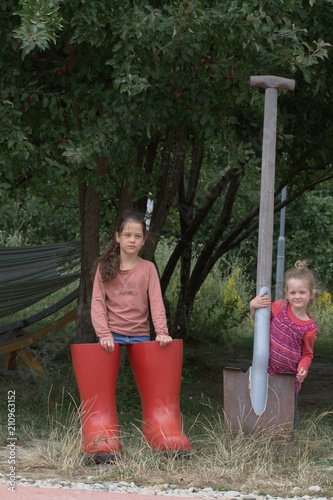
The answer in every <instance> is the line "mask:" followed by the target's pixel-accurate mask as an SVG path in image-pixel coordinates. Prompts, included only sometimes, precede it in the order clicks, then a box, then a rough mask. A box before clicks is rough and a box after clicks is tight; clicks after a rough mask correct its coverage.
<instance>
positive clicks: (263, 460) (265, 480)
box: [17, 403, 333, 497]
mask: <svg viewBox="0 0 333 500" xmlns="http://www.w3.org/2000/svg"><path fill="white" fill-rule="evenodd" d="M62 412H63V410H62V408H61V405H60V406H58V408H56V409H54V408H53V411H52V414H50V416H49V432H48V436H46V439H43V440H41V439H36V436H34V434H33V432H32V431H31V427H30V428H29V429H27V432H26V439H25V441H24V443H23V444H22V443H20V448H19V449H18V461H19V464H18V467H17V468H18V470H19V474H20V475H21V476H24V477H26V478H33V479H44V478H45V479H46V478H51V477H55V476H56V477H58V478H61V479H63V480H65V479H71V480H81V481H82V480H84V479H85V478H86V477H87V476H89V477H90V482H91V481H92V479H91V477H93V478H94V479H93V481H96V482H100V481H119V480H124V481H130V482H131V481H133V482H134V483H136V484H141V485H152V484H164V483H169V484H174V485H177V486H178V487H184V488H187V487H190V486H196V487H208V486H209V487H213V488H215V489H219V490H238V491H243V492H247V493H256V494H270V495H274V496H292V494H291V490H292V488H295V487H298V488H300V489H299V491H298V492H297V495H298V496H301V495H304V494H309V491H308V488H309V486H313V485H319V486H320V487H321V488H322V490H321V492H320V496H326V497H330V496H333V483H332V465H333V445H332V443H333V439H332V438H333V430H332V417H333V412H324V413H321V414H318V415H315V416H314V417H313V416H312V418H306V419H305V420H304V422H301V425H302V429H301V430H299V431H298V432H297V435H296V438H295V439H294V441H292V442H290V440H289V441H287V440H286V441H285V444H284V446H280V445H278V444H277V441H276V439H272V436H271V435H263V434H262V435H256V436H254V435H253V436H248V437H244V436H242V435H238V436H237V437H236V438H233V439H230V438H229V437H228V436H227V435H226V434H225V430H224V425H223V415H222V414H220V413H218V412H215V413H214V410H213V409H212V411H211V415H210V417H209V418H208V417H207V416H205V417H203V416H201V415H198V416H197V418H196V419H195V420H194V423H193V424H192V426H191V428H190V429H188V432H187V434H188V435H189V436H190V438H191V442H192V447H193V452H192V454H191V456H190V458H188V459H185V458H183V459H176V458H174V457H173V458H165V457H164V456H162V455H161V454H159V453H156V452H153V451H152V450H150V449H149V448H148V447H147V446H146V444H145V442H144V439H143V437H142V435H141V431H140V422H137V425H136V424H132V425H131V426H130V427H129V428H128V429H127V432H126V433H124V434H123V435H122V442H123V446H124V451H123V453H122V455H121V456H120V457H119V459H118V460H117V462H116V463H115V464H114V465H95V464H94V463H93V461H92V459H91V458H89V457H86V456H84V455H83V454H82V453H81V451H80V441H81V433H80V412H79V409H78V408H77V407H76V406H75V404H74V403H73V406H72V407H71V409H70V410H69V411H68V413H67V415H66V418H65V419H64V415H63V414H62ZM185 425H186V422H185ZM281 438H284V436H281Z"/></svg>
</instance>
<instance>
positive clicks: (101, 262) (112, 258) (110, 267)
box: [93, 210, 147, 281]
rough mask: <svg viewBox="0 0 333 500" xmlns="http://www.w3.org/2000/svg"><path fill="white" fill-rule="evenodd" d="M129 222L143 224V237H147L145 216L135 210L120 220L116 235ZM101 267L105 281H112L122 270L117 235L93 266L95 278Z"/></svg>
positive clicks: (128, 211)
mask: <svg viewBox="0 0 333 500" xmlns="http://www.w3.org/2000/svg"><path fill="white" fill-rule="evenodd" d="M128 222H136V223H138V224H141V227H142V232H143V237H144V238H145V237H146V233H147V229H146V222H145V216H144V214H142V213H141V212H137V211H135V210H126V211H125V212H124V213H123V214H122V215H121V216H120V217H119V219H118V221H117V226H116V231H115V233H118V234H121V233H122V232H123V230H124V227H125V225H126V224H127V223H128ZM98 267H99V270H100V273H101V277H102V280H103V281H109V280H112V279H113V278H114V277H115V276H116V274H117V273H118V271H119V268H120V246H119V243H117V241H116V238H115V234H114V236H113V240H112V243H111V244H110V245H109V246H108V247H107V248H106V249H105V250H104V252H103V254H102V255H101V256H100V257H98V258H97V259H96V261H95V262H94V266H93V276H94V275H95V273H96V270H97V268H98Z"/></svg>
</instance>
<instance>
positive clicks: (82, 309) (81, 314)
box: [76, 178, 100, 344]
mask: <svg viewBox="0 0 333 500" xmlns="http://www.w3.org/2000/svg"><path fill="white" fill-rule="evenodd" d="M78 186H79V202H80V219H81V276H80V287H79V298H78V310H77V323H76V335H77V341H78V343H81V344H83V343H92V342H96V340H97V339H96V334H95V331H94V329H93V326H92V323H91V317H90V305H91V294H92V283H93V280H92V274H91V270H92V266H93V263H94V261H95V259H96V258H97V257H98V255H99V209H100V195H99V193H97V192H96V191H95V188H94V187H93V185H92V184H88V183H86V182H84V181H82V180H81V179H80V178H79V182H78Z"/></svg>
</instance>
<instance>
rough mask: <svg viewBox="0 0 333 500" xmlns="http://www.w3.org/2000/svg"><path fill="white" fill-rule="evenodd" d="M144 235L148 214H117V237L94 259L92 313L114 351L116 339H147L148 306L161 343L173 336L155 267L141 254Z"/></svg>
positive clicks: (125, 341) (96, 326)
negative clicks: (169, 330)
mask: <svg viewBox="0 0 333 500" xmlns="http://www.w3.org/2000/svg"><path fill="white" fill-rule="evenodd" d="M145 239H146V225H145V221H144V216H143V215H142V214H139V213H136V212H127V213H125V214H124V215H123V216H122V217H121V218H120V219H119V222H118V227H117V231H116V233H115V236H114V240H113V243H112V244H111V246H109V247H108V248H107V249H106V250H105V252H104V254H103V255H102V256H101V257H99V258H98V259H97V261H96V263H95V277H94V284H93V293H92V301H91V319H92V324H93V327H94V329H95V332H96V335H97V336H98V337H99V341H100V344H101V346H102V347H103V349H105V350H106V351H108V352H113V350H114V343H115V342H116V343H119V344H133V343H139V342H148V341H149V340H150V334H149V321H148V314H149V312H150V313H151V317H152V321H153V325H154V328H155V331H156V341H157V342H158V343H159V344H160V346H161V347H164V346H165V345H167V344H169V343H170V342H171V341H172V338H171V337H170V336H169V333H168V327H167V322H166V315H165V308H164V304H163V299H162V293H161V287H160V282H159V277H158V274H157V271H156V268H155V266H154V264H153V263H152V262H149V261H147V260H143V259H141V258H140V257H139V252H140V250H141V248H142V247H143V245H144V243H145Z"/></svg>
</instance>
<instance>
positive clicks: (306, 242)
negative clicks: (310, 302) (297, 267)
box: [285, 185, 333, 292]
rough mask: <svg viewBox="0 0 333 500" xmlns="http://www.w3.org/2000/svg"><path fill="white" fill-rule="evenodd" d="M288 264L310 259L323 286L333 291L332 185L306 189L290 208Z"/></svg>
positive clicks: (287, 235) (287, 223)
mask: <svg viewBox="0 0 333 500" xmlns="http://www.w3.org/2000/svg"><path fill="white" fill-rule="evenodd" d="M285 235H286V263H287V265H286V267H292V266H293V265H294V263H295V262H296V260H299V259H308V260H310V262H312V265H313V269H314V271H315V273H316V275H317V276H318V279H319V281H320V282H321V286H322V287H325V288H326V287H328V290H329V291H330V292H331V291H332V286H333V278H332V276H333V263H332V259H331V258H330V256H331V255H332V251H333V194H332V186H331V185H328V186H327V188H326V189H320V190H318V191H312V192H309V193H305V194H304V195H303V196H301V197H300V198H299V199H298V200H297V201H295V202H293V203H291V204H290V206H288V207H287V208H286V232H285Z"/></svg>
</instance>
